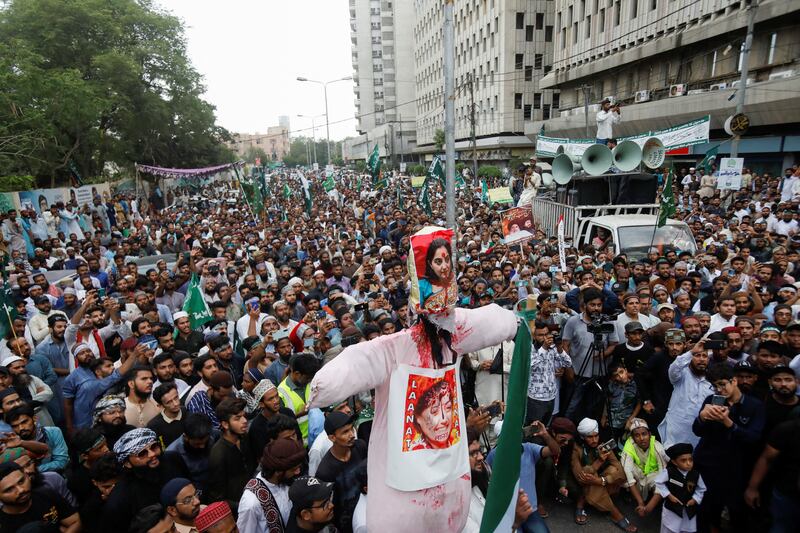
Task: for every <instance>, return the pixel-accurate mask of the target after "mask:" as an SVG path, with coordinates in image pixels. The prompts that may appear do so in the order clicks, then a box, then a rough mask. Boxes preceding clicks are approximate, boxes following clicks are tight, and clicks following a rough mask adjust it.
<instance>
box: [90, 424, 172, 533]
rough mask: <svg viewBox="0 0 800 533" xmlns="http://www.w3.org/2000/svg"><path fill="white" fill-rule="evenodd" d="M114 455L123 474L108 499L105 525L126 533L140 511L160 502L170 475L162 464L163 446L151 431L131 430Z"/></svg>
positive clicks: (105, 509)
mask: <svg viewBox="0 0 800 533" xmlns="http://www.w3.org/2000/svg"><path fill="white" fill-rule="evenodd" d="M114 453H115V454H116V455H117V461H118V462H119V463H120V464H121V465H122V468H123V474H122V476H121V478H120V480H119V482H118V483H117V485H116V486H115V487H114V490H113V491H112V492H111V494H110V495H109V497H108V502H107V503H106V505H105V508H104V513H103V522H102V524H103V527H104V529H105V530H106V531H124V530H127V528H128V525H129V524H130V523H131V520H133V517H134V516H136V513H137V512H138V511H139V510H140V509H142V508H144V507H147V506H148V505H152V504H154V503H158V502H159V497H160V494H161V487H163V486H164V484H165V482H166V481H167V480H168V476H167V475H166V471H165V469H164V468H163V466H162V464H161V444H159V442H158V437H157V435H156V433H155V431H153V430H152V429H149V428H136V429H133V430H131V431H128V432H127V433H125V434H124V435H122V437H120V438H119V440H118V441H117V442H116V443H115V444H114Z"/></svg>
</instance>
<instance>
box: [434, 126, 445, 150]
mask: <svg viewBox="0 0 800 533" xmlns="http://www.w3.org/2000/svg"><path fill="white" fill-rule="evenodd" d="M444 143H445V138H444V130H436V131H435V132H433V144H434V145H435V146H436V150H438V151H439V152H441V151H442V147H443V146H444Z"/></svg>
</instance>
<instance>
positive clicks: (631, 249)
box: [575, 214, 697, 260]
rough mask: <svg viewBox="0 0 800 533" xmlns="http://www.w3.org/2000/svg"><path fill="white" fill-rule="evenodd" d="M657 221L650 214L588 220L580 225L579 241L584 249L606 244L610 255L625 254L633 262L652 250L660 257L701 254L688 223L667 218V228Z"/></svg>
mask: <svg viewBox="0 0 800 533" xmlns="http://www.w3.org/2000/svg"><path fill="white" fill-rule="evenodd" d="M657 222H658V217H657V215H646V214H636V215H625V214H620V215H602V216H597V217H586V218H583V219H581V220H579V222H578V230H577V232H576V233H577V235H576V237H577V238H576V239H575V242H577V243H578V245H579V246H580V247H582V246H584V245H585V244H593V245H595V246H596V247H597V246H598V245H600V244H601V243H606V244H607V250H608V251H609V252H612V253H613V254H614V255H619V254H625V255H626V256H627V257H628V259H630V260H636V259H641V258H643V257H645V256H646V255H647V251H648V250H649V249H650V248H651V247H652V248H656V249H658V251H659V254H660V255H664V254H665V253H666V252H667V251H670V250H674V251H677V252H684V251H686V252H689V253H691V254H692V255H694V254H695V253H696V252H697V243H696V242H695V240H694V237H693V236H692V232H691V230H690V229H689V226H688V225H687V224H686V223H685V222H682V221H680V220H674V219H667V222H666V224H665V225H663V226H662V227H660V228H656V224H657ZM654 233H655V234H654Z"/></svg>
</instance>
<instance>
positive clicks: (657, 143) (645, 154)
mask: <svg viewBox="0 0 800 533" xmlns="http://www.w3.org/2000/svg"><path fill="white" fill-rule="evenodd" d="M666 156H667V149H666V148H664V143H662V142H661V140H660V139H658V138H657V137H650V138H649V139H647V140H646V141H645V142H644V147H643V148H642V163H644V165H645V166H646V167H647V168H658V167H660V166H661V165H663V164H664V158H665V157H666Z"/></svg>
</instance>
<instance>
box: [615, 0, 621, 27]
mask: <svg viewBox="0 0 800 533" xmlns="http://www.w3.org/2000/svg"><path fill="white" fill-rule="evenodd" d="M619 12H620V3H619V2H614V26H619Z"/></svg>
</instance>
